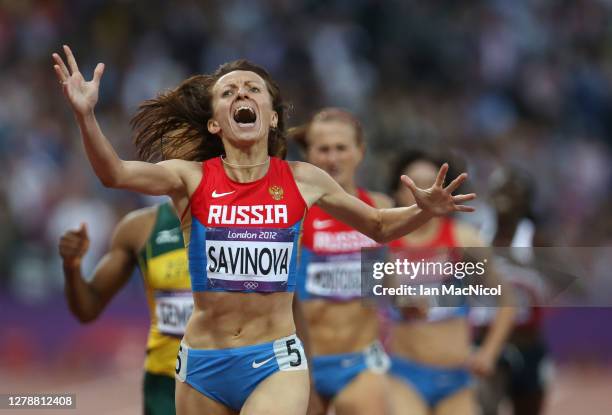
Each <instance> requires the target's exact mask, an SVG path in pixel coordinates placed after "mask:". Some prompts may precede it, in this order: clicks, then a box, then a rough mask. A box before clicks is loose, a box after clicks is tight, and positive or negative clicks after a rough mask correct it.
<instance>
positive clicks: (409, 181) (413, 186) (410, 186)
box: [400, 175, 419, 193]
mask: <svg viewBox="0 0 612 415" xmlns="http://www.w3.org/2000/svg"><path fill="white" fill-rule="evenodd" d="M400 180H401V181H402V183H404V184H405V185H406V187H408V189H410V190H411V191H412V193H416V192H417V191H418V190H419V189H418V187H416V184H414V181H412V179H411V178H410V177H408V176H406V175H402V176H401V177H400Z"/></svg>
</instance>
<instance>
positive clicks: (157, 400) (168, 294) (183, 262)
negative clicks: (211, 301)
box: [138, 203, 193, 415]
mask: <svg viewBox="0 0 612 415" xmlns="http://www.w3.org/2000/svg"><path fill="white" fill-rule="evenodd" d="M138 260H139V264H140V269H141V271H142V275H143V278H144V285H145V289H146V295H147V303H148V305H149V313H150V316H151V327H150V329H149V338H148V340H147V357H146V360H145V378H144V404H145V414H151V415H167V414H174V413H175V406H174V368H175V364H176V355H177V352H178V348H179V343H180V341H181V338H182V337H183V333H184V331H185V325H186V324H187V321H188V320H189V316H190V315H191V311H192V310H193V297H192V294H191V281H190V279H189V271H188V265H187V253H186V251H185V246H184V243H183V235H182V233H181V227H180V221H179V219H178V218H177V216H176V214H175V213H174V210H173V209H172V207H171V206H170V204H169V203H165V204H162V205H159V206H158V208H157V218H156V221H155V226H154V227H153V231H152V232H151V235H150V236H149V239H148V240H147V242H146V244H145V246H144V248H143V249H142V251H141V252H140V253H139V256H138Z"/></svg>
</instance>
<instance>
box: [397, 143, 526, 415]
mask: <svg viewBox="0 0 612 415" xmlns="http://www.w3.org/2000/svg"><path fill="white" fill-rule="evenodd" d="M440 164H441V163H440V161H439V160H438V159H437V158H436V157H435V156H432V155H431V154H428V153H426V152H421V151H411V152H408V153H406V154H404V155H403V157H402V158H401V159H400V160H399V163H398V164H397V166H396V170H395V172H396V173H397V174H405V175H408V176H410V177H412V178H413V180H414V182H415V183H416V184H418V185H419V186H423V185H426V184H427V183H433V182H434V181H435V180H436V171H437V169H438V166H439V165H440ZM393 188H394V191H395V193H394V196H395V199H396V202H397V205H398V206H406V205H410V204H412V203H414V197H413V196H412V195H411V193H410V192H406V191H404V189H403V188H402V186H400V185H399V183H396V182H394V183H393ZM390 246H391V247H392V249H393V250H399V252H398V254H399V255H400V256H404V258H406V257H407V258H408V259H412V260H413V261H415V262H417V261H420V260H421V259H425V260H428V261H430V262H433V263H447V262H453V261H457V260H465V259H467V258H457V253H458V251H459V250H456V249H455V250H453V249H452V248H455V247H465V248H477V247H482V246H483V244H482V242H481V241H480V240H479V238H478V236H477V233H476V231H475V230H474V229H473V228H471V227H469V226H467V225H464V224H461V223H460V222H458V221H455V220H454V219H452V218H450V217H440V218H434V219H432V220H431V221H429V222H427V224H425V225H424V226H422V227H420V228H419V229H418V230H416V231H415V232H412V233H411V234H409V235H406V236H404V237H403V238H401V239H399V240H397V241H393V242H392V243H391V244H390ZM449 248H450V249H449ZM475 251H476V253H477V254H478V253H479V254H482V251H481V250H478V249H477V250H475ZM478 251H480V252H478ZM463 252H466V251H463ZM485 259H486V258H485ZM493 271H494V270H493V269H491V268H490V267H488V268H487V269H486V273H485V274H484V275H485V278H487V279H488V280H489V285H493V284H492V283H491V280H492V279H493V278H495V277H496V275H495V273H494V272H493ZM421 277H422V281H426V279H429V278H431V276H430V275H426V276H420V277H419V276H417V278H421ZM451 278H452V276H451ZM506 288H507V287H504V289H503V291H502V299H501V301H502V303H503V304H508V305H509V304H510V303H509V298H510V295H511V293H510V292H509V291H508V290H507V289H506ZM457 301H458V302H457V303H452V304H447V305H446V306H438V307H430V308H429V309H428V310H427V312H426V317H425V318H420V319H419V318H414V313H413V314H412V315H408V316H406V314H409V313H402V312H398V310H397V309H395V310H394V312H392V313H391V315H392V317H393V320H395V324H394V326H393V329H392V333H391V336H390V352H391V355H392V364H391V369H390V383H391V396H392V400H393V401H392V406H393V413H394V414H398V415H399V414H406V413H410V414H414V415H428V414H433V415H450V414H452V415H473V414H474V413H476V403H475V397H474V388H473V385H472V381H471V376H470V372H471V373H474V374H477V375H488V374H490V373H491V372H492V370H493V368H494V366H495V362H496V360H497V357H498V356H499V353H500V351H501V348H502V346H503V344H504V341H505V340H506V337H507V335H508V333H509V331H510V329H511V327H512V323H513V316H514V311H513V309H512V308H509V307H503V308H499V309H498V312H497V315H496V318H495V321H494V323H493V324H492V327H491V329H490V330H489V332H488V334H487V336H486V338H485V340H484V341H483V344H482V347H481V348H480V349H478V350H476V351H475V352H472V350H471V344H472V343H471V339H470V327H469V324H468V319H467V311H468V307H467V303H466V302H465V300H464V299H461V297H458V298H457Z"/></svg>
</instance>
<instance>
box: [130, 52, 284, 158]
mask: <svg viewBox="0 0 612 415" xmlns="http://www.w3.org/2000/svg"><path fill="white" fill-rule="evenodd" d="M233 71H250V72H255V73H256V74H257V75H259V76H261V77H262V79H263V80H264V81H265V83H266V86H267V88H268V92H269V93H270V96H271V97H272V108H273V109H274V111H276V113H277V114H278V124H277V127H276V128H270V131H269V133H268V154H270V155H271V156H275V157H280V158H285V155H286V154H287V143H286V138H285V103H284V102H283V99H282V97H281V94H280V89H279V87H278V85H277V84H276V82H274V80H273V79H272V77H271V76H270V74H268V72H267V71H266V70H265V69H264V68H262V67H260V66H258V65H255V64H253V63H251V62H248V61H246V60H243V59H241V60H237V61H233V62H228V63H225V64H223V65H221V66H220V67H219V68H218V69H217V70H216V71H215V72H214V73H212V74H209V75H195V76H192V77H191V78H188V79H186V80H184V81H183V82H182V83H181V84H180V85H179V86H178V87H177V88H175V89H173V90H171V91H168V92H164V93H162V94H160V95H158V96H157V97H156V98H155V99H150V100H147V101H144V102H143V103H142V104H141V105H140V106H139V107H138V111H137V113H136V115H135V116H134V117H133V118H132V120H131V125H132V130H133V140H134V144H135V145H136V150H137V154H138V157H140V159H141V160H145V161H152V162H153V161H159V160H165V159H170V158H179V159H183V160H192V161H203V160H207V159H210V158H213V157H217V156H220V155H224V154H225V150H224V148H223V143H222V142H221V138H220V137H218V136H217V135H215V134H211V133H210V132H209V131H208V128H207V125H206V124H207V122H208V120H209V119H210V118H211V117H212V115H213V108H212V88H213V86H214V85H215V83H216V82H217V81H218V80H219V78H221V77H222V76H223V75H225V74H228V73H230V72H233Z"/></svg>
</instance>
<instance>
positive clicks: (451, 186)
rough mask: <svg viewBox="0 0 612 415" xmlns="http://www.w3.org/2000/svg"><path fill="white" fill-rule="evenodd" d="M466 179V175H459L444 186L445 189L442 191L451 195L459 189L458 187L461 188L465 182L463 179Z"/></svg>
mask: <svg viewBox="0 0 612 415" xmlns="http://www.w3.org/2000/svg"><path fill="white" fill-rule="evenodd" d="M467 177H468V174H467V173H461V174H460V175H459V176H457V177H456V178H455V180H453V181H452V182H450V184H449V185H448V186H446V189H444V190H447V191H448V192H449V193H453V192H454V191H455V190H457V188H459V186H461V184H462V183H463V182H464V181H465V179H467Z"/></svg>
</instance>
